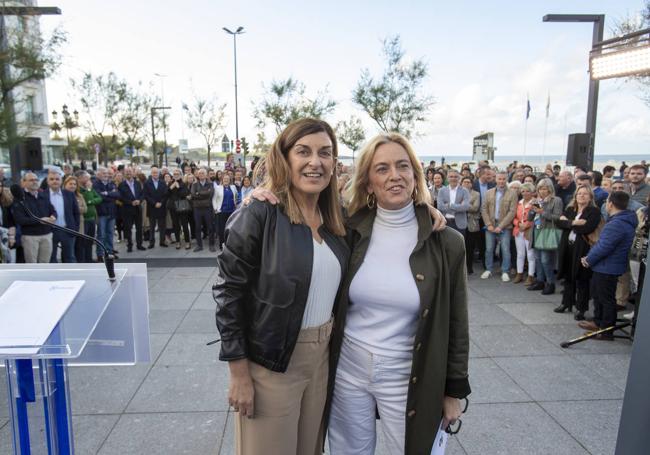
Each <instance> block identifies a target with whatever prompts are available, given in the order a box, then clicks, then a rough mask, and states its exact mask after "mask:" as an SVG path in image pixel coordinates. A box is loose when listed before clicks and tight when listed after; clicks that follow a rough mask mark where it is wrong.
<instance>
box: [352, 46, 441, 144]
mask: <svg viewBox="0 0 650 455" xmlns="http://www.w3.org/2000/svg"><path fill="white" fill-rule="evenodd" d="M383 53H384V57H385V58H386V68H385V69H384V73H383V74H382V75H381V76H380V77H378V78H374V77H373V76H372V75H371V74H370V71H369V70H368V69H364V70H362V72H361V78H360V80H359V82H358V83H357V86H356V87H355V89H354V90H353V92H352V100H353V101H354V103H355V104H357V105H358V106H359V107H360V108H361V109H362V110H363V111H364V112H365V113H366V114H368V116H369V117H370V118H371V119H372V120H374V121H375V122H376V123H377V125H378V126H379V128H380V129H381V130H382V131H386V132H391V131H394V132H398V133H401V134H403V135H405V136H406V137H411V136H412V135H413V133H414V132H415V129H416V125H417V124H418V123H420V122H424V121H425V120H426V115H427V113H428V112H429V110H430V109H431V107H432V106H433V105H434V103H435V100H434V98H433V97H432V96H430V95H426V94H422V93H420V92H421V90H422V87H423V85H424V81H425V79H426V77H427V75H428V72H429V70H428V66H427V64H426V63H425V62H424V60H422V59H419V60H414V61H412V62H411V63H406V62H404V54H405V53H404V50H403V49H402V45H401V41H400V37H399V36H395V37H392V38H386V39H385V40H384V42H383Z"/></svg>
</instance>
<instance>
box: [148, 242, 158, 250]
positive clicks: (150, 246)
mask: <svg viewBox="0 0 650 455" xmlns="http://www.w3.org/2000/svg"><path fill="white" fill-rule="evenodd" d="M155 246H156V244H155V243H150V244H149V246H148V247H147V248H149V249H152V248H153V247H155Z"/></svg>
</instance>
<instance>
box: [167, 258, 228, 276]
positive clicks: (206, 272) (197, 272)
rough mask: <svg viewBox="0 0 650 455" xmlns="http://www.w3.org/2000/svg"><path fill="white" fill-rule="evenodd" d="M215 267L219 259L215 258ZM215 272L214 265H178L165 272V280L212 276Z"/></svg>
mask: <svg viewBox="0 0 650 455" xmlns="http://www.w3.org/2000/svg"><path fill="white" fill-rule="evenodd" d="M214 265H215V267H216V265H217V260H216V259H215V263H214ZM213 274H214V268H213V267H177V268H173V269H171V270H169V272H168V273H167V274H165V277H164V279H165V280H178V279H182V280H184V279H187V278H210V277H211V276H212V275H213Z"/></svg>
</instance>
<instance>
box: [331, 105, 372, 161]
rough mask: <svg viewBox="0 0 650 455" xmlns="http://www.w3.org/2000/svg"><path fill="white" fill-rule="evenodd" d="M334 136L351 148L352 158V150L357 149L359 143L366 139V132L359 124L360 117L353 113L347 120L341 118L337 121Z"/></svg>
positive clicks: (359, 145)
mask: <svg viewBox="0 0 650 455" xmlns="http://www.w3.org/2000/svg"><path fill="white" fill-rule="evenodd" d="M336 137H337V138H338V140H339V142H341V143H342V144H343V145H345V146H346V147H347V148H349V149H350V150H352V157H353V159H354V152H356V151H357V150H359V147H361V144H363V143H364V141H365V140H366V132H365V131H364V129H363V125H362V124H361V119H360V118H359V117H356V116H354V115H353V116H351V117H350V119H349V120H343V121H341V122H339V123H337V125H336Z"/></svg>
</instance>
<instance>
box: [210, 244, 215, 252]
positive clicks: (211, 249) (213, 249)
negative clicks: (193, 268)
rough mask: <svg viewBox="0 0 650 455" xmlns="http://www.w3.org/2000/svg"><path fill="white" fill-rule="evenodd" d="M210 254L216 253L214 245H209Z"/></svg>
mask: <svg viewBox="0 0 650 455" xmlns="http://www.w3.org/2000/svg"><path fill="white" fill-rule="evenodd" d="M210 252H212V253H216V252H217V247H216V246H214V245H210Z"/></svg>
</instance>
